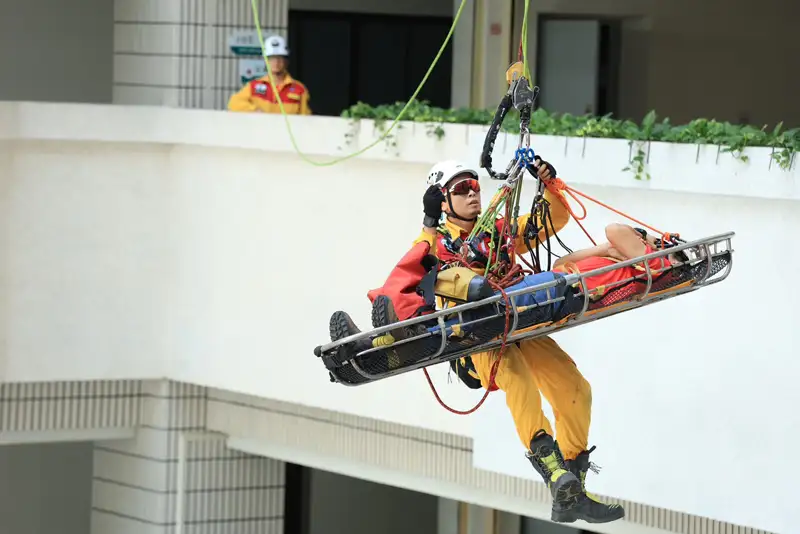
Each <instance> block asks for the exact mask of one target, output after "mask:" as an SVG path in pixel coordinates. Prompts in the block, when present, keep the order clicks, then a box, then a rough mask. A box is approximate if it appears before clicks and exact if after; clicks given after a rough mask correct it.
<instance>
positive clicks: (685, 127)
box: [342, 101, 800, 177]
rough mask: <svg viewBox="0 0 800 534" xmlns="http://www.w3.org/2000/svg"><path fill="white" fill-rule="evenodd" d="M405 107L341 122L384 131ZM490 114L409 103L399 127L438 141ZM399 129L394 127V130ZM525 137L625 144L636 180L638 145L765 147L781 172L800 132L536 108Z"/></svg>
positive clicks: (355, 112)
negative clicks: (409, 126)
mask: <svg viewBox="0 0 800 534" xmlns="http://www.w3.org/2000/svg"><path fill="white" fill-rule="evenodd" d="M404 106H405V102H396V103H394V104H386V105H380V106H370V105H368V104H364V103H361V102H360V103H358V104H356V105H354V106H351V107H350V108H348V109H346V110H344V111H343V112H342V117H345V118H349V119H352V120H354V121H358V120H361V119H368V120H373V121H375V124H376V126H377V127H378V128H380V129H385V128H386V124H387V123H391V122H392V121H394V119H395V118H396V117H397V116H398V115H399V114H400V111H401V110H402V109H403V107H404ZM494 111H495V110H494V109H469V108H457V109H456V108H453V109H443V108H438V107H434V106H431V105H430V104H429V103H428V102H424V101H420V102H417V101H415V102H412V103H411V105H410V106H409V107H408V109H407V110H406V113H405V114H404V115H403V117H402V120H403V121H413V122H421V123H426V124H427V125H428V134H429V135H432V136H435V137H437V138H441V137H442V136H443V135H444V133H445V132H444V129H442V128H441V125H443V124H480V125H489V124H490V123H491V122H492V116H493V115H494ZM398 126H399V125H398ZM503 130H504V131H506V132H510V133H519V121H518V115H517V114H516V111H515V110H513V109H512V110H511V111H509V114H508V116H507V117H506V120H505V121H504V123H503ZM531 133H532V134H539V135H554V136H566V137H590V138H591V137H595V138H607V139H625V140H627V141H628V142H629V143H630V144H631V146H636V147H637V151H636V152H637V153H636V155H635V156H633V157H632V158H631V162H630V163H631V170H633V171H634V172H636V174H637V177H638V176H639V175H640V174H641V172H642V170H643V163H642V160H643V158H644V150H643V148H642V145H643V144H645V143H647V142H650V141H663V142H667V143H685V144H697V145H702V144H709V145H717V146H719V147H721V150H722V151H724V152H729V153H731V154H732V155H733V156H734V157H735V158H737V159H739V160H741V161H744V162H746V161H747V160H748V158H747V156H746V155H745V154H744V149H745V148H747V147H768V148H771V149H772V158H773V160H774V161H775V162H776V163H777V165H778V166H779V167H780V168H781V169H784V170H786V169H789V168H791V166H792V162H793V160H794V155H795V153H796V152H798V151H800V128H793V129H790V130H784V129H783V123H779V124H778V125H776V126H774V127H773V128H771V129H770V128H768V127H767V126H766V125H765V126H763V127H761V128H757V127H755V126H752V125H747V124H744V125H738V124H731V123H729V122H723V121H717V120H715V119H695V120H693V121H691V122H689V123H688V124H678V125H673V124H671V123H670V120H669V118H663V119H661V118H659V117H658V116H657V115H656V112H655V111H650V113H648V114H647V115H646V116H645V117H644V119H643V120H642V121H641V122H640V123H636V122H633V121H631V120H620V119H615V118H613V117H612V116H611V115H610V114H609V115H605V116H594V115H581V116H577V115H571V114H569V113H549V112H548V111H546V110H544V109H542V108H539V109H537V110H536V111H534V113H533V117H532V118H531Z"/></svg>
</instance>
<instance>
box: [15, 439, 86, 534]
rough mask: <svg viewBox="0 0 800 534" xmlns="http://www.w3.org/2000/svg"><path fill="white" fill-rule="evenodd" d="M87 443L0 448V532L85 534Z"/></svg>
mask: <svg viewBox="0 0 800 534" xmlns="http://www.w3.org/2000/svg"><path fill="white" fill-rule="evenodd" d="M92 454H93V447H92V443H91V442H74V443H46V444H44V443H43V444H27V445H4V446H0V532H4V533H6V532H7V533H9V534H11V533H13V534H53V533H56V532H57V533H58V534H86V533H88V532H89V518H90V515H91V510H92Z"/></svg>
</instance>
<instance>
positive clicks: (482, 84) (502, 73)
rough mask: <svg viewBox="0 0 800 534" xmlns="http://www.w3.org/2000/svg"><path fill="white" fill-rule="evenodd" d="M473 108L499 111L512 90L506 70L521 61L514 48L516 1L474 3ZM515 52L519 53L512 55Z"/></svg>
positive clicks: (481, 1)
mask: <svg viewBox="0 0 800 534" xmlns="http://www.w3.org/2000/svg"><path fill="white" fill-rule="evenodd" d="M474 2H475V13H474V21H473V58H474V59H473V67H472V73H471V74H472V92H471V101H470V106H471V107H474V108H487V107H488V108H495V107H497V104H498V103H499V102H500V99H501V98H502V97H503V94H504V93H505V92H506V91H507V90H508V84H507V83H506V71H507V70H508V67H509V66H511V64H512V63H513V62H514V61H516V60H517V55H516V50H517V47H516V46H514V45H513V43H512V41H511V36H512V33H513V27H512V19H513V4H514V2H513V0H491V1H490V0H474ZM512 49H513V50H514V51H515V52H514V54H513V55H512Z"/></svg>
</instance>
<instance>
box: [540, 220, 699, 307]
mask: <svg viewBox="0 0 800 534" xmlns="http://www.w3.org/2000/svg"><path fill="white" fill-rule="evenodd" d="M605 234H606V239H607V240H608V241H606V242H605V243H601V244H599V245H597V246H594V247H591V248H586V249H582V250H576V251H575V252H572V253H570V254H567V255H566V256H563V257H561V258H559V259H558V260H557V261H556V262H555V264H554V265H553V271H555V272H559V273H570V274H577V273H586V272H589V271H593V270H595V269H601V268H603V267H608V266H610V265H614V264H615V263H619V262H622V261H626V260H631V259H634V258H638V257H641V256H644V255H646V254H650V253H652V252H655V251H657V250H660V249H662V248H667V247H670V246H672V245H674V244H675V242H674V241H673V242H664V240H663V239H662V238H656V237H653V236H652V235H649V234H648V233H647V232H646V231H645V230H643V229H641V228H634V227H632V226H628V225H627V224H619V223H614V224H610V225H608V226H606V231H605ZM688 261H689V259H688V257H687V256H686V254H685V253H684V252H682V251H678V252H674V253H672V254H669V255H667V256H661V257H658V258H652V259H650V260H648V262H647V263H648V265H649V267H650V269H651V274H652V276H653V277H654V278H655V277H657V276H659V275H660V274H661V273H664V272H665V271H669V270H670V269H671V267H672V266H673V265H675V264H681V263H685V262H688ZM634 278H636V279H637V280H639V281H641V282H643V283H646V282H647V271H646V268H645V266H644V262H642V263H636V264H634V265H633V266H630V267H620V268H618V269H613V270H611V271H609V272H606V273H603V274H598V275H594V276H590V277H587V278H585V279H584V281H585V283H586V286H587V287H586V289H587V290H588V291H589V297H590V298H591V299H592V300H597V299H599V298H602V297H603V296H604V295H605V294H606V293H607V292H608V291H610V290H613V289H616V288H618V287H620V286H621V285H624V284H626V283H628V282H630V281H631V280H632V279H634Z"/></svg>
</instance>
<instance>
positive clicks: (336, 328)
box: [328, 311, 359, 341]
mask: <svg viewBox="0 0 800 534" xmlns="http://www.w3.org/2000/svg"><path fill="white" fill-rule="evenodd" d="M350 326H351V325H350V320H349V318H348V316H347V314H346V313H345V312H343V311H337V312H334V313H333V315H331V320H330V322H329V323H328V333H329V334H330V336H331V341H339V340H340V339H344V338H346V337H347V336H349V335H351V332H350ZM357 333H359V332H358V329H355V331H354V332H352V334H357Z"/></svg>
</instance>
